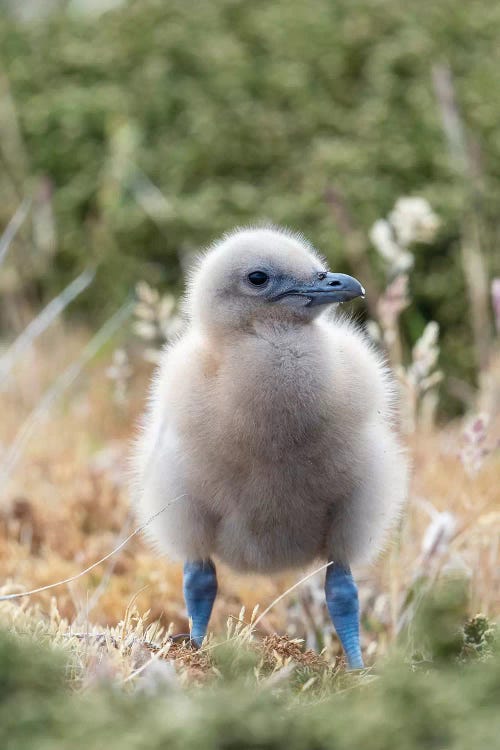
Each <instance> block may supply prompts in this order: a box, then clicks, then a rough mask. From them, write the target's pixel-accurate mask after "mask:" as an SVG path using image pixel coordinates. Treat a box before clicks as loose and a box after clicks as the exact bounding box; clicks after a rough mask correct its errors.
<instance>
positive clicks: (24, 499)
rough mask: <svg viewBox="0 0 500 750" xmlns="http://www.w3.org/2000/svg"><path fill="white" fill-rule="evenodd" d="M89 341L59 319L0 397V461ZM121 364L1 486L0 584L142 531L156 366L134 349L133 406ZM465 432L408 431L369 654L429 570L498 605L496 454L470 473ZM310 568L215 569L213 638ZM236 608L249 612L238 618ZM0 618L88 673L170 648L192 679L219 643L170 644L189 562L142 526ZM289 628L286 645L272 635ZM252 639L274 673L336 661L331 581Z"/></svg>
mask: <svg viewBox="0 0 500 750" xmlns="http://www.w3.org/2000/svg"><path fill="white" fill-rule="evenodd" d="M87 338H88V337H87V334H86V333H85V332H84V331H77V330H72V331H65V330H63V329H62V328H60V329H59V330H58V332H57V334H54V332H52V333H51V334H50V336H46V337H42V339H41V340H40V341H39V342H38V343H37V346H36V347H35V348H34V349H33V350H32V351H31V353H30V356H29V357H27V358H25V360H24V362H23V363H22V366H20V368H19V369H18V370H17V371H16V373H15V379H14V380H13V381H12V382H11V383H9V387H8V389H6V390H5V391H4V392H2V393H0V409H1V413H2V420H1V424H0V456H1V455H2V454H3V455H5V450H6V447H7V446H8V445H9V444H10V443H11V442H12V440H13V438H14V436H15V434H16V432H17V430H18V429H19V426H20V424H22V422H23V420H24V419H25V418H26V416H27V415H28V414H29V412H30V411H31V410H32V409H33V408H34V407H35V406H36V404H37V403H38V401H39V399H40V397H41V394H42V393H43V391H44V389H45V388H46V387H48V385H49V384H50V383H51V382H52V381H53V379H54V378H55V377H56V376H57V374H58V373H60V372H61V370H62V369H63V368H64V366H66V365H67V364H68V363H69V362H71V361H72V360H73V359H74V358H75V357H77V354H78V351H79V350H80V349H81V347H82V345H83V344H84V343H85V341H86V340H87ZM111 358H112V352H111V351H108V352H107V353H105V354H103V355H102V356H101V358H100V361H98V362H96V363H94V365H93V366H92V368H90V369H87V370H86V372H85V374H84V375H83V376H82V378H81V379H80V380H79V382H78V384H77V385H75V386H74V387H73V388H72V390H71V392H70V393H69V394H68V395H67V396H65V397H64V399H63V400H62V401H61V402H59V403H58V404H57V406H56V407H55V408H53V409H52V411H51V413H50V414H49V415H48V418H47V419H45V420H44V421H43V422H40V423H39V424H38V425H37V426H36V430H35V432H34V433H33V436H32V439H31V440H30V442H29V443H28V445H27V447H26V450H25V452H24V454H23V455H22V457H21V460H20V462H19V463H18V464H17V466H16V468H15V471H14V472H13V474H12V476H11V478H10V480H9V482H8V484H7V485H6V486H5V487H4V488H3V489H2V492H1V496H2V504H1V508H0V540H1V542H0V577H1V580H2V582H3V585H4V592H5V593H7V592H9V593H10V592H14V591H23V590H27V589H31V588H35V587H38V586H43V585H46V584H49V583H52V582H55V581H58V580H61V579H62V578H65V577H68V576H71V575H73V574H76V573H78V572H79V571H81V570H83V569H84V568H86V567H87V566H89V565H90V564H91V563H93V562H94V561H95V560H98V559H100V558H101V557H103V556H104V555H106V554H107V553H108V552H109V551H110V550H111V549H113V548H114V547H115V546H116V545H117V544H118V543H119V542H120V541H121V540H122V539H123V538H124V537H125V536H126V535H127V534H129V533H130V531H131V530H132V529H133V528H134V526H135V522H134V520H133V518H131V516H130V510H129V505H128V493H127V481H126V475H127V472H126V464H127V452H128V444H129V440H130V437H131V435H132V433H133V430H134V423H135V419H136V416H137V414H138V413H139V411H140V409H141V407H142V403H143V398H144V395H145V391H146V381H147V376H148V371H146V370H145V365H144V364H143V365H140V364H139V358H138V357H137V358H134V352H133V351H132V361H134V362H135V361H136V360H137V361H136V366H135V370H134V374H133V377H132V379H131V382H130V384H129V390H128V395H127V400H126V402H125V404H121V405H120V404H116V403H115V402H114V401H113V398H112V388H113V386H112V383H111V382H110V381H109V379H107V378H106V376H105V368H106V367H108V366H109V363H110V361H111ZM462 427H463V426H462V425H461V424H459V423H456V424H452V425H450V426H448V427H445V428H442V429H436V430H434V431H432V432H418V433H417V434H415V436H414V437H413V438H412V440H411V444H410V446H409V447H410V450H411V453H412V456H413V464H414V477H413V483H412V493H411V501H410V504H409V508H408V512H407V514H406V516H405V519H404V521H403V523H402V526H401V529H400V533H399V535H397V539H396V541H395V542H394V544H393V545H392V547H391V549H390V550H389V551H388V552H387V554H386V555H385V556H384V558H383V559H382V560H380V561H379V562H378V563H377V564H376V565H374V566H373V567H370V568H367V569H364V570H359V571H357V577H358V580H359V581H360V597H361V603H362V610H363V648H364V651H365V656H366V659H367V662H368V664H372V663H374V661H375V660H376V659H377V658H378V657H379V656H381V655H383V654H385V653H386V652H387V650H388V649H389V647H390V645H391V644H392V643H393V642H394V641H395V639H396V637H397V634H398V631H399V630H400V629H401V627H403V625H404V624H405V622H407V620H408V617H409V605H408V600H409V598H411V597H409V596H408V595H409V593H411V592H413V591H414V584H415V581H416V580H417V579H419V578H421V577H425V579H426V580H433V579H434V578H437V577H439V576H442V575H443V574H445V573H446V572H447V571H450V570H452V569H453V570H456V569H459V570H460V571H461V572H462V573H465V575H466V576H467V577H468V579H469V581H470V597H471V605H470V608H471V614H474V613H475V612H477V611H481V612H483V613H485V614H487V615H489V616H492V617H495V616H497V615H498V613H499V602H500V596H499V593H500V591H499V583H500V582H499V577H498V568H499V565H498V562H499V561H498V539H499V531H500V493H499V481H498V479H499V474H500V455H499V452H498V451H496V452H495V451H493V452H492V454H491V455H490V456H488V457H487V458H486V459H485V461H484V464H483V466H482V467H481V470H480V471H479V473H478V474H477V476H475V477H470V476H468V474H467V473H466V471H465V469H464V466H463V465H462V463H461V461H460V459H459V455H458V454H459V450H460V446H461V434H462ZM499 427H500V425H499V423H498V422H497V423H496V424H492V425H491V427H490V435H491V436H492V437H491V438H489V439H490V440H491V442H493V436H494V435H495V434H496V435H497V436H498V434H499V433H498V431H499ZM438 512H439V513H444V512H447V513H449V514H452V517H453V518H450V517H449V516H439V517H437V519H434V521H433V520H432V518H431V514H433V513H438ZM440 524H441V526H440ZM440 530H441V532H442V536H441V537H439V531H440ZM433 534H435V535H436V534H437V536H436V537H435V538H434V544H433V543H432V542H433V540H432V539H431V536H432V535H433ZM438 537H439V538H438ZM424 540H425V543H427V545H428V549H427V550H425V549H424V548H423V544H425V543H424ZM429 545H430V546H429ZM300 576H301V574H299V573H297V574H294V575H287V576H279V577H275V578H272V579H270V578H263V577H256V576H248V577H242V576H235V575H234V574H232V573H231V572H230V571H228V570H225V569H224V568H221V569H220V587H219V592H220V593H219V596H218V599H217V602H216V605H215V609H214V614H213V617H212V620H211V629H212V632H213V634H215V636H217V637H220V636H222V635H224V634H226V635H227V636H228V637H229V638H234V637H235V623H236V637H237V638H239V639H241V640H242V642H243V641H245V640H248V638H249V637H250V630H251V629H250V628H249V627H248V626H245V624H244V623H245V622H246V623H248V622H249V620H250V616H249V613H251V612H252V611H253V610H254V608H255V607H256V606H257V605H259V607H260V611H263V609H264V608H266V607H267V606H268V605H269V604H270V603H272V602H273V600H274V599H275V598H276V597H277V596H278V595H279V594H280V593H282V592H283V591H284V589H285V588H286V587H287V586H290V585H291V584H293V582H294V581H295V580H298V579H299V578H300ZM318 578H320V580H319V581H318V580H317V579H318ZM242 607H244V608H245V612H246V613H247V615H246V616H245V615H243V617H240V611H241V609H242ZM0 616H1V618H2V620H3V622H6V623H8V624H9V625H11V626H12V627H14V628H15V629H17V630H26V629H29V630H33V629H37V628H38V629H39V631H40V633H41V634H42V633H44V634H50V636H51V637H52V638H55V639H56V640H59V641H60V642H62V643H66V645H71V649H72V653H73V660H74V664H75V675H76V676H77V678H78V680H79V681H81V680H83V681H85V680H86V679H95V675H96V674H101V673H106V671H111V672H112V673H113V674H115V675H116V674H118V675H119V676H120V677H122V678H123V680H130V679H132V678H133V676H134V675H135V674H136V673H137V670H141V668H143V665H144V664H145V663H146V662H149V659H150V657H151V654H153V655H155V658H156V656H167V658H169V659H171V658H173V659H174V660H175V661H176V662H177V664H178V666H179V668H180V669H179V673H180V674H181V676H182V675H184V674H187V675H188V677H189V676H190V677H192V678H195V679H197V678H198V677H201V676H203V674H206V673H207V672H210V671H211V670H212V669H213V668H214V667H213V664H212V662H211V656H210V652H211V649H212V648H213V647H214V641H210V642H209V643H208V646H207V647H206V649H205V650H204V651H203V652H199V653H196V652H193V651H191V650H190V649H189V648H186V647H184V646H182V644H179V643H175V644H172V643H171V642H170V640H169V638H168V633H169V632H173V633H186V632H187V631H188V622H187V620H186V615H185V610H184V604H183V601H182V583H181V568H180V566H179V565H177V564H172V563H170V562H169V561H167V560H164V559H159V558H158V557H156V556H155V555H154V554H153V553H152V552H151V551H150V550H149V549H148V548H147V547H146V545H145V544H144V543H143V541H142V539H141V538H140V537H138V536H136V537H134V538H133V539H132V540H131V541H130V542H129V543H128V544H127V545H126V547H125V548H124V549H123V550H122V551H121V552H120V553H119V554H117V555H116V556H114V557H113V558H111V559H110V560H109V561H107V562H106V563H105V564H103V565H101V566H99V567H97V568H96V569H94V570H93V571H92V572H91V573H90V574H89V575H87V576H84V577H82V578H80V579H78V580H77V581H75V582H74V583H72V584H70V585H68V586H66V585H64V586H60V587H58V588H55V589H52V590H50V591H46V592H43V593H41V594H38V595H36V596H33V597H31V598H29V599H20V600H15V601H13V602H4V603H1V604H0ZM254 619H255V617H254ZM285 632H287V633H288V636H289V638H288V639H286V638H285V639H284V638H282V637H281V636H278V635H276V633H285ZM75 634H77V635H75ZM99 634H101V635H99ZM257 635H258V642H259V644H260V645H259V649H260V653H261V656H262V663H263V664H265V663H266V659H267V660H269V659H271V661H272V668H273V669H275V670H279V669H283V668H286V665H287V660H290V659H291V660H293V661H294V662H295V663H303V664H304V665H305V666H308V667H312V668H315V667H317V666H318V663H319V662H321V664H323V660H325V662H324V663H325V664H330V665H333V664H334V663H335V659H334V657H335V656H336V655H337V654H338V652H339V650H338V644H337V641H336V640H335V638H334V637H332V633H331V626H330V624H329V620H328V618H327V616H326V613H325V611H324V605H323V603H322V600H321V577H320V576H317V577H315V578H313V579H311V580H310V581H308V582H306V583H305V584H303V585H302V586H300V587H299V588H297V589H296V590H294V591H293V592H292V594H290V595H289V596H288V597H286V598H285V599H283V600H281V601H280V602H279V603H277V604H276V606H274V607H273V608H272V609H271V611H270V612H269V613H268V614H267V615H266V616H265V617H264V618H263V619H262V620H261V621H260V622H259V624H258V628H257ZM262 636H264V638H263V639H262ZM295 638H301V639H305V641H306V645H308V646H312V647H313V648H314V649H315V651H317V650H318V649H321V648H323V647H325V652H324V655H323V656H321V657H319V656H318V655H317V653H313V652H311V651H308V652H306V653H305V654H304V653H303V652H302V649H300V648H298V646H297V643H295V642H294V641H293V640H292V639H295ZM301 660H302V661H301ZM325 668H326V667H325ZM329 668H330V667H329Z"/></svg>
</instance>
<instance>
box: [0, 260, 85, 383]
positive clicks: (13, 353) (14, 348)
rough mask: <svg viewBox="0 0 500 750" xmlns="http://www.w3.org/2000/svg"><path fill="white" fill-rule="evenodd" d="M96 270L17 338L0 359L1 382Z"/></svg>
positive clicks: (79, 278)
mask: <svg viewBox="0 0 500 750" xmlns="http://www.w3.org/2000/svg"><path fill="white" fill-rule="evenodd" d="M94 276H95V269H91V268H87V269H86V270H85V271H84V272H83V273H81V274H80V275H79V276H77V277H76V279H74V280H73V281H72V282H71V283H70V284H68V286H67V287H66V288H65V289H63V291H62V292H61V293H60V294H58V295H57V297H54V299H53V300H51V301H50V302H49V304H48V305H47V306H46V307H44V309H43V310H42V311H41V312H40V313H39V314H38V315H37V316H36V318H34V319H33V320H32V321H31V322H30V323H29V324H28V325H27V327H26V328H25V329H24V331H23V332H22V333H21V334H20V335H19V336H18V337H17V338H16V340H15V341H14V343H13V344H12V345H11V346H10V347H9V349H8V350H7V351H6V352H5V354H4V355H3V356H2V357H0V381H2V380H3V379H4V378H6V377H7V375H8V374H9V372H10V371H11V369H12V367H13V365H14V363H15V361H16V359H18V357H20V356H21V355H22V354H23V353H24V352H25V351H26V349H28V348H29V347H30V346H31V344H32V343H33V341H34V340H35V339H36V338H37V337H38V336H40V334H42V333H43V332H44V331H45V330H46V329H47V328H48V327H49V326H50V324H51V323H52V322H53V321H54V320H55V319H56V318H57V317H58V316H59V315H60V314H61V313H62V311H63V310H64V309H65V308H66V307H67V306H68V305H69V304H70V303H71V302H73V300H74V299H75V298H76V297H78V295H79V294H81V293H82V292H83V291H84V290H85V289H86V288H87V287H88V286H89V285H90V284H91V283H92V281H93V279H94Z"/></svg>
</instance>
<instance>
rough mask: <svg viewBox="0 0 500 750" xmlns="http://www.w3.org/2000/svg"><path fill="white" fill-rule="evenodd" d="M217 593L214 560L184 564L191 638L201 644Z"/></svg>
mask: <svg viewBox="0 0 500 750" xmlns="http://www.w3.org/2000/svg"><path fill="white" fill-rule="evenodd" d="M216 595H217V575H216V572H215V565H214V564H213V562H212V560H210V559H208V560H196V561H195V562H187V563H185V564H184V600H185V602H186V607H187V612H188V617H190V619H191V622H192V626H191V640H192V641H193V643H195V644H196V646H201V644H202V643H203V639H204V637H205V635H206V634H207V627H208V621H209V620H210V615H211V614H212V607H213V604H214V601H215V597H216Z"/></svg>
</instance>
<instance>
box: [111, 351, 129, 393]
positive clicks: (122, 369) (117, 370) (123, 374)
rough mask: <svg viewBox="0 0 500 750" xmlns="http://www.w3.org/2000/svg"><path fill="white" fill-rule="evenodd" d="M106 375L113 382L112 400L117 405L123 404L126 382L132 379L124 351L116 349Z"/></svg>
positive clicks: (126, 388)
mask: <svg viewBox="0 0 500 750" xmlns="http://www.w3.org/2000/svg"><path fill="white" fill-rule="evenodd" d="M106 375H107V376H108V378H109V379H110V380H112V381H113V385H114V390H113V398H114V400H115V402H116V403H117V404H124V403H125V402H126V400H127V390H128V382H129V380H130V378H131V377H132V368H131V367H130V364H129V359H128V355H127V352H126V351H125V349H116V350H115V351H114V353H113V362H112V364H111V365H110V366H109V367H108V368H107V370H106Z"/></svg>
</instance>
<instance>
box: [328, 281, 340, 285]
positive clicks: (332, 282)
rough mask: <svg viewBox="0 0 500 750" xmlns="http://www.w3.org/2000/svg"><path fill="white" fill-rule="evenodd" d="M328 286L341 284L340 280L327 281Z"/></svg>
mask: <svg viewBox="0 0 500 750" xmlns="http://www.w3.org/2000/svg"><path fill="white" fill-rule="evenodd" d="M328 286H342V282H341V281H329V282H328Z"/></svg>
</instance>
